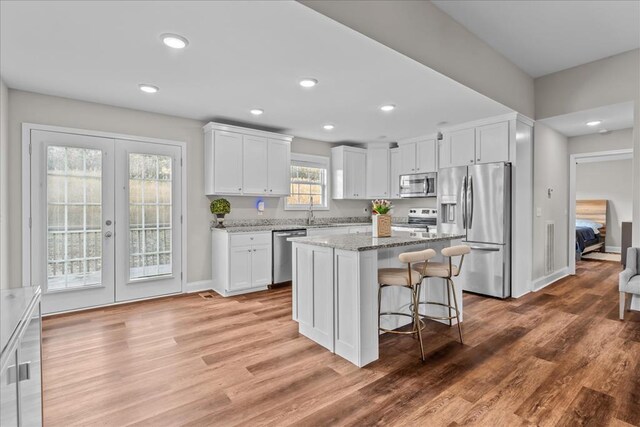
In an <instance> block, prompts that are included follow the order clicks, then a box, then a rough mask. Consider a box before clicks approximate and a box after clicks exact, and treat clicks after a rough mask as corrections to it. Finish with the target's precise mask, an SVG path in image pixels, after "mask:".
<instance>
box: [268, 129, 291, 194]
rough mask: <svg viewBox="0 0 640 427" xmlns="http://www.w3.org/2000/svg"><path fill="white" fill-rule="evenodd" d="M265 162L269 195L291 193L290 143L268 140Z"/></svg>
mask: <svg viewBox="0 0 640 427" xmlns="http://www.w3.org/2000/svg"><path fill="white" fill-rule="evenodd" d="M267 161H268V167H267V171H268V179H267V182H268V184H269V185H268V187H269V195H270V196H271V195H274V194H280V195H285V196H286V195H288V194H289V192H290V191H291V189H290V185H291V143H290V142H289V141H282V140H278V139H271V138H269V144H268V152H267Z"/></svg>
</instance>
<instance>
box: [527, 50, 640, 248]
mask: <svg viewBox="0 0 640 427" xmlns="http://www.w3.org/2000/svg"><path fill="white" fill-rule="evenodd" d="M627 101H634V102H635V112H634V114H635V117H634V124H633V128H634V130H633V147H634V155H633V157H634V158H633V182H634V183H636V185H635V186H634V188H633V222H634V223H635V224H640V49H636V50H632V51H629V52H625V53H621V54H619V55H615V56H611V57H609V58H605V59H601V60H599V61H594V62H590V63H588V64H584V65H580V66H578V67H574V68H569V69H568V70H564V71H559V72H557V73H553V74H549V75H547V76H543V77H539V78H537V79H536V80H535V105H536V119H544V118H547V117H553V116H557V115H561V114H567V113H572V112H576V111H582V110H588V109H591V108H596V107H602V106H605V105H611V104H618V103H621V102H627ZM598 151H600V150H598ZM633 236H634V237H633V242H634V245H635V246H640V227H634V229H633Z"/></svg>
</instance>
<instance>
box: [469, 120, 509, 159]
mask: <svg viewBox="0 0 640 427" xmlns="http://www.w3.org/2000/svg"><path fill="white" fill-rule="evenodd" d="M508 161H509V122H500V123H495V124H491V125H485V126H479V127H477V128H476V163H493V162H508Z"/></svg>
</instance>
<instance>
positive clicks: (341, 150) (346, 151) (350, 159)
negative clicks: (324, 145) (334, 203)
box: [331, 145, 367, 199]
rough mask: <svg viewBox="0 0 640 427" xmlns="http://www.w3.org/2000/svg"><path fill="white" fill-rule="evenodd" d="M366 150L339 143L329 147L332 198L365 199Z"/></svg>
mask: <svg viewBox="0 0 640 427" xmlns="http://www.w3.org/2000/svg"><path fill="white" fill-rule="evenodd" d="M366 171H367V150H365V149H362V148H356V147H349V146H346V145H341V146H339V147H333V148H332V149H331V177H332V180H331V181H332V182H331V189H332V198H334V199H365V198H366V196H367V193H366V188H367V186H366V181H367V180H366Z"/></svg>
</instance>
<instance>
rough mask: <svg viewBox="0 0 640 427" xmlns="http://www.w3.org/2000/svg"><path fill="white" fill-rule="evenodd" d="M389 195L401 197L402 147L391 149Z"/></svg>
mask: <svg viewBox="0 0 640 427" xmlns="http://www.w3.org/2000/svg"><path fill="white" fill-rule="evenodd" d="M389 197H390V198H392V199H399V198H400V148H392V149H391V150H389Z"/></svg>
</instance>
